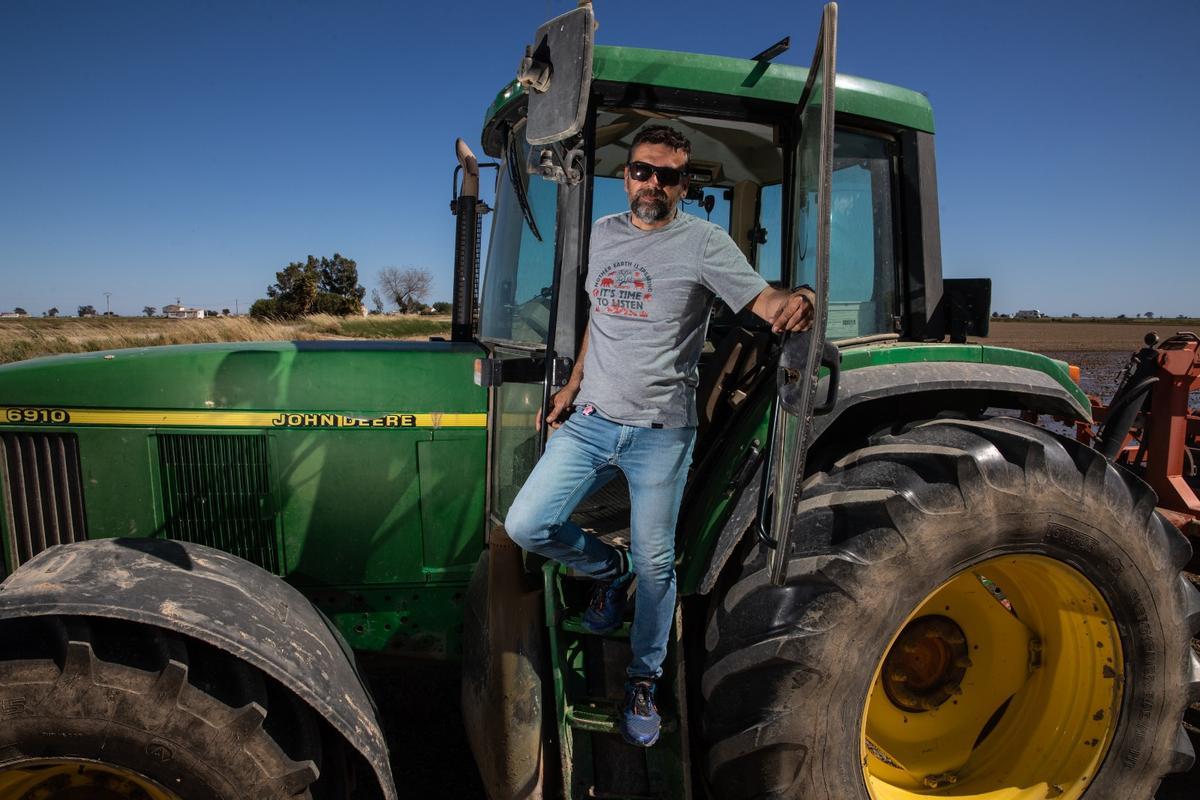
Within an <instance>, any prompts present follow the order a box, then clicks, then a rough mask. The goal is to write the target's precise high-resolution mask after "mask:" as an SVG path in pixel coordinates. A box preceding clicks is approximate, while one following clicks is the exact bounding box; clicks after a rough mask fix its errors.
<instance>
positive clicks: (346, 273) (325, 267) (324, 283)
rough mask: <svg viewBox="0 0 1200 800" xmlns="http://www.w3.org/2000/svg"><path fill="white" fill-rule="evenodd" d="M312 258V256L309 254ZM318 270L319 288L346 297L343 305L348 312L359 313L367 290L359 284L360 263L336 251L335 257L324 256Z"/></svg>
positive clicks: (336, 295)
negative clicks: (319, 276)
mask: <svg viewBox="0 0 1200 800" xmlns="http://www.w3.org/2000/svg"><path fill="white" fill-rule="evenodd" d="M309 258H312V256H309ZM318 271H319V272H320V274H321V282H320V284H319V285H318V286H317V290H318V291H321V292H324V293H326V294H331V295H333V296H335V297H339V298H344V299H345V301H346V302H345V303H343V305H344V306H345V308H346V312H345V313H347V314H357V313H359V310H360V309H361V308H362V301H363V296H364V295H366V293H367V290H366V289H365V288H363V287H362V286H359V285H358V263H357V262H356V261H355V260H354V259H352V258H346V257H345V256H343V255H342V254H341V253H334V254H333V258H322V259H321V263H320V266H319V267H318Z"/></svg>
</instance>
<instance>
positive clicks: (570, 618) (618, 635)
mask: <svg viewBox="0 0 1200 800" xmlns="http://www.w3.org/2000/svg"><path fill="white" fill-rule="evenodd" d="M559 624H560V625H561V626H562V629H563V630H564V631H566V632H567V633H574V634H578V635H579V636H607V637H609V638H612V639H628V638H629V629H630V628H632V627H633V623H631V622H622V623H621V626H620V627H619V628H617V629H616V630H613V631H609V632H608V633H596V632H595V631H592V630H588V628H587V626H585V625H584V624H583V614H568V615H566V616H564V617H563V618H562V621H561V622H560V623H559Z"/></svg>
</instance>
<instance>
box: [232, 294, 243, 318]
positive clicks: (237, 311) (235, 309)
mask: <svg viewBox="0 0 1200 800" xmlns="http://www.w3.org/2000/svg"><path fill="white" fill-rule="evenodd" d="M233 315H234V316H235V317H240V316H241V315H242V310H241V309H240V308H238V301H237V299H236V298H235V299H234V301H233Z"/></svg>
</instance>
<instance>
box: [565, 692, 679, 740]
mask: <svg viewBox="0 0 1200 800" xmlns="http://www.w3.org/2000/svg"><path fill="white" fill-rule="evenodd" d="M620 718H621V704H620V703H619V702H617V701H615V700H609V699H607V698H602V699H597V698H587V699H584V700H579V701H576V702H575V703H574V704H572V705H569V706H567V724H568V725H570V726H571V727H572V728H574V729H576V730H580V731H589V732H591V733H612V734H618V731H617V723H618V721H619V720H620ZM676 727H677V723H676V720H675V719H674V717H669V716H666V715H664V716H663V718H662V732H663V733H674V732H675V729H676Z"/></svg>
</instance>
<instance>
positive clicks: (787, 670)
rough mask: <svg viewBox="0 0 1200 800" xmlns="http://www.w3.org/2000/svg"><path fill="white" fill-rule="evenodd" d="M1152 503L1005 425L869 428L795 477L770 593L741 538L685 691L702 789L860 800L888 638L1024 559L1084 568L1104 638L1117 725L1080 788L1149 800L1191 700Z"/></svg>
mask: <svg viewBox="0 0 1200 800" xmlns="http://www.w3.org/2000/svg"><path fill="white" fill-rule="evenodd" d="M1155 502H1156V501H1155V497H1154V495H1153V493H1152V492H1151V491H1150V489H1149V488H1148V487H1147V486H1146V485H1145V484H1144V483H1142V482H1141V481H1140V480H1139V479H1137V478H1136V477H1133V476H1131V475H1130V474H1128V473H1126V472H1125V471H1123V470H1119V469H1117V468H1115V467H1113V466H1112V465H1111V464H1110V463H1108V462H1107V461H1106V460H1105V459H1104V458H1103V457H1101V456H1100V455H1099V454H1098V453H1096V452H1095V451H1093V450H1091V449H1089V448H1087V447H1084V446H1083V445H1080V444H1078V443H1076V442H1074V441H1071V440H1068V439H1064V438H1061V437H1058V436H1055V435H1054V434H1052V433H1050V432H1048V431H1046V430H1043V429H1041V428H1038V427H1036V426H1033V425H1030V424H1027V423H1024V422H1022V421H1020V420H1017V419H1011V418H1006V417H995V418H985V419H977V420H967V419H940V418H939V419H935V420H929V421H925V422H920V423H916V424H912V425H909V426H906V427H904V428H902V429H900V430H899V431H895V432H893V431H888V432H886V433H881V434H878V435H876V436H873V437H872V438H871V439H870V440H868V442H867V444H866V446H865V447H863V448H862V449H860V450H857V451H855V452H853V453H850V454H848V455H846V456H845V457H843V458H841V459H839V460H838V461H837V462H836V463H834V464H833V465H832V466H830V467H829V468H828V469H827V470H825V471H822V472H818V473H815V474H814V475H812V476H810V477H809V478H808V479H807V480H806V483H805V487H804V494H803V500H802V501H801V503H800V506H799V508H798V515H797V524H796V525H795V527H793V530H794V531H795V532H796V533H795V535H794V536H793V541H792V543H791V546H790V548H789V555H788V558H789V563H788V566H787V578H786V584H785V585H784V586H782V587H776V586H773V585H771V584H770V583H769V582H768V580H767V578H766V559H767V550H766V549H765V547H764V546H763V545H761V544H759V543H757V542H755V543H754V544H753V546H749V545H747V549H746V550H745V551H744V557H743V561H742V564H741V567H740V569H738V568H736V567H735V568H734V570H735V573H736V574H732V575H731V576H730V577H729V578H728V579H726V580H724V581H723V585H724V588H723V589H722V588H721V585H719V586H718V590H717V592H716V593H714V598H713V601H712V606H711V607H710V615H709V623H708V625H707V628H706V630H705V649H706V651H707V657H706V663H705V669H704V671H703V675H702V678H701V692H702V696H703V698H704V734H705V742H706V747H707V761H706V765H705V772H706V776H707V778H708V781H709V786H710V789H711V790H712V794H713V796H715V797H717V798H722V800H742V799H743V798H784V797H786V798H805V800H866V799H867V798H869V797H871V794H870V792H869V790H868V788H867V782H866V779H865V777H864V769H865V768H866V765H867V763H868V762H867V755H866V751H864V749H863V745H864V742H863V731H864V725H865V721H864V717H865V716H866V711H865V706H866V705H867V701H868V698H869V697H872V695H871V694H869V693H870V692H871V691H872V687H873V686H874V685H875V680H876V676H877V675H880V674H882V673H880V672H877V670H879V669H881V664H883V663H884V662H883V661H882V659H883V658H884V655H885V653H887V652H889V651H888V648H889V645H890V643H892V642H894V641H896V637H897V635H898V632H899V631H900V629H901V626H902V625H904V624H905V621H906V620H908V619H909V618H910V615H912V614H914V613H915V611H916V609H918V608H921V607H922V605H921V604H922V603H923V601H924V600H925V599H926V598H928V597H931V596H932V594H931V593H933V592H934V591H935V590H936V589H937V588H938V587H939V586H942V585H943V584H944V582H946V581H947V580H949V579H950V578H951V576H953V575H956V574H958V575H961V574H963V572H964V570H967V569H969V568H970V567H971V565H973V564H979V563H980V562H982V561H984V560H987V559H989V558H993V559H994V558H996V557H998V556H1009V554H1031V555H1030V556H1029V557H1030V558H1048V559H1053V560H1054V562H1055V563H1061V564H1063V565H1066V566H1069V567H1071V568H1073V569H1074V570H1076V571H1077V572H1078V573H1081V574H1082V575H1083V576H1084V577H1085V578H1086V580H1087V581H1089V582H1090V583H1091V584H1092V585H1093V586H1094V587H1095V588H1096V589H1097V590H1098V592H1099V594H1100V595H1101V596H1102V597H1103V599H1104V600H1105V601H1106V602H1107V603H1108V605H1109V606H1110V607H1111V612H1112V618H1113V619H1115V621H1116V625H1117V630H1118V631H1119V635H1120V642H1121V646H1122V649H1123V656H1124V663H1125V666H1124V678H1125V680H1124V684H1123V688H1120V689H1111V688H1110V689H1109V691H1110V694H1112V696H1113V697H1114V698H1117V699H1118V700H1119V704H1120V705H1119V707H1120V714H1119V721H1118V722H1117V723H1116V725H1115V726H1114V728H1113V729H1112V730H1111V734H1110V735H1111V739H1110V740H1109V741H1110V745H1109V749H1108V751H1107V755H1106V757H1104V759H1103V761H1102V762H1100V763H1099V768H1098V770H1097V771H1096V773H1095V774H1094V775H1088V776H1086V778H1087V782H1086V783H1085V784H1083V785H1085V786H1086V788H1085V791H1084V795H1086V797H1087V798H1089V800H1090V799H1091V798H1095V800H1114V799H1115V798H1121V799H1122V800H1145V799H1146V798H1150V797H1151V796H1152V795H1153V793H1154V791H1155V788H1156V787H1157V786H1158V784H1159V781H1160V780H1161V778H1162V777H1163V776H1164V775H1165V774H1167V773H1170V772H1178V771H1183V770H1186V769H1188V767H1189V766H1190V764H1191V763H1192V759H1193V753H1192V748H1191V746H1190V744H1189V742H1188V739H1187V737H1186V735H1185V734H1184V732H1183V730H1182V728H1181V722H1180V720H1181V717H1182V714H1183V711H1184V708H1185V706H1186V705H1187V703H1188V702H1189V696H1190V697H1191V698H1192V699H1193V700H1194V699H1195V698H1196V697H1197V696H1198V694H1200V661H1197V658H1196V656H1195V655H1194V654H1193V652H1192V650H1191V648H1190V646H1189V645H1190V640H1191V637H1192V635H1193V634H1194V633H1195V632H1196V630H1197V628H1198V627H1200V593H1197V592H1196V590H1195V589H1194V588H1193V587H1192V586H1191V584H1190V583H1189V582H1188V581H1187V580H1186V579H1185V578H1184V577H1183V576H1182V575H1181V573H1180V570H1181V568H1182V567H1183V565H1184V564H1186V563H1187V562H1188V559H1189V557H1190V555H1191V548H1190V547H1189V545H1188V543H1187V541H1186V539H1184V537H1183V536H1182V535H1181V534H1180V533H1179V532H1178V531H1177V530H1176V529H1175V528H1174V527H1172V526H1171V525H1170V524H1168V523H1166V522H1165V521H1164V520H1163V518H1162V517H1161V516H1160V515H1159V514H1158V513H1157V512H1156V511H1155ZM1013 563H1016V562H1015V560H1014V561H1013ZM976 577H978V576H976ZM985 585H986V584H985ZM908 652H911V650H909V651H908ZM1089 652H1090V651H1089ZM900 680H903V676H902V677H901V678H900ZM1116 686H1121V684H1120V682H1119V678H1118V683H1117V684H1116ZM878 696H879V695H878V694H876V695H874V697H878ZM1010 699H1011V698H1010ZM872 702H874V701H872ZM998 713H999V714H1003V713H1004V709H1003V707H1002V708H1001V709H1000V711H999V712H998ZM987 735H988V733H987V732H983V733H981V739H982V737H984V736H987ZM978 744H979V740H977V741H976V746H978ZM921 793H922V794H925V793H926V790H921ZM928 793H929V794H937V793H938V792H937V791H936V787H935V790H931V791H929V792H928ZM950 794H954V792H953V791H951V792H950ZM906 796H907V795H906ZM1046 796H1048V797H1049V796H1056V795H1055V794H1054V793H1053V792H1050V793H1048V794H1047V795H1046Z"/></svg>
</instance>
